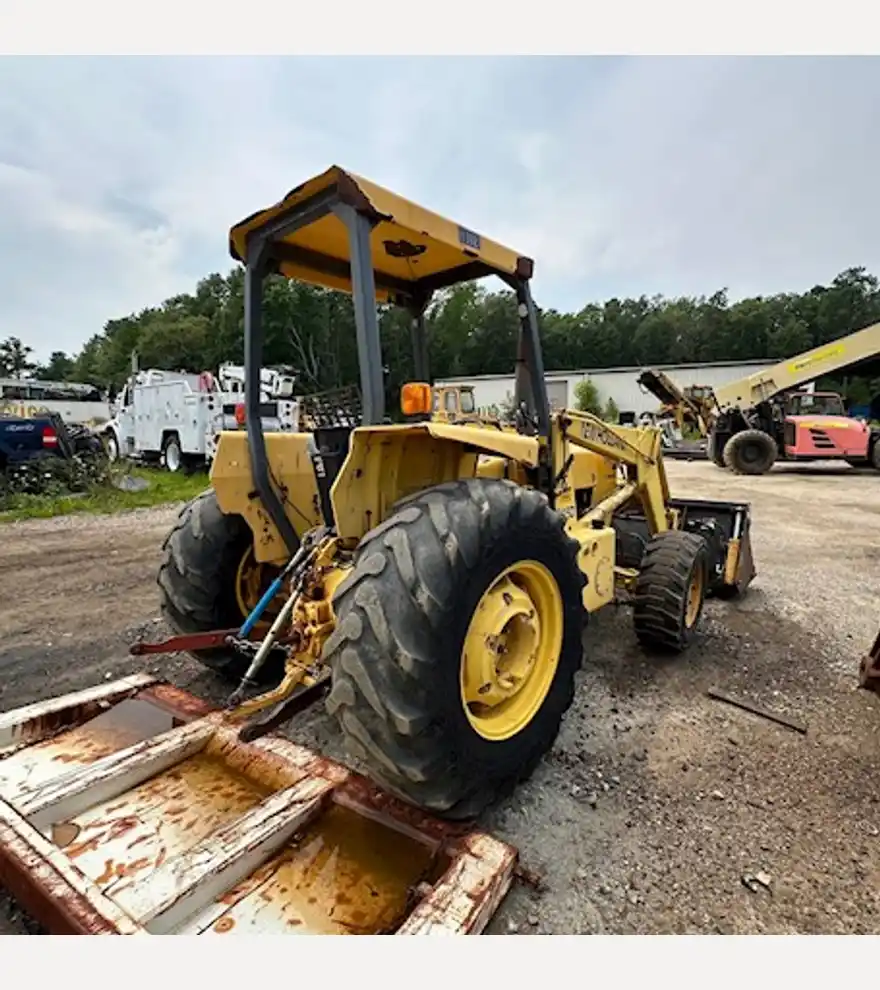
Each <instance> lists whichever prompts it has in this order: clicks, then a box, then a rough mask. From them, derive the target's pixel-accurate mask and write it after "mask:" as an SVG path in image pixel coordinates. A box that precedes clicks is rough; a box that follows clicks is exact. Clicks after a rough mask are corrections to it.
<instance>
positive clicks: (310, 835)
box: [0, 675, 517, 935]
mask: <svg viewBox="0 0 880 990" xmlns="http://www.w3.org/2000/svg"><path fill="white" fill-rule="evenodd" d="M516 869H517V851H516V849H515V848H514V847H512V846H510V845H508V844H507V843H504V842H501V841H499V840H497V839H495V838H493V837H492V836H490V835H488V834H486V833H485V832H482V831H479V830H475V829H473V828H472V827H467V826H462V825H457V824H454V823H450V822H444V821H441V820H439V819H437V818H434V817H433V816H431V815H429V814H427V813H425V812H422V811H420V810H418V809H416V808H414V807H412V806H410V805H408V804H405V803H403V802H401V801H398V800H397V799H396V798H394V797H392V796H390V795H388V794H386V793H385V792H383V791H381V790H380V789H378V788H377V787H376V786H375V785H374V784H372V783H371V782H370V781H368V780H366V779H365V778H364V777H362V776H360V775H359V774H356V773H354V772H353V771H351V770H349V769H348V768H346V767H344V766H343V765H342V764H340V763H337V762H335V761H333V760H330V759H327V758H326V757H323V756H321V755H319V754H317V753H315V752H313V751H311V750H309V749H306V748H305V747H303V746H299V745H297V744H295V743H292V742H290V741H288V740H287V739H282V738H281V737H279V736H274V735H269V736H265V737H263V738H261V739H258V740H256V741H253V742H242V741H241V740H240V738H239V734H238V731H237V728H236V727H235V726H234V725H232V724H229V723H227V721H226V720H225V717H224V714H223V713H222V712H220V711H218V710H216V709H213V708H212V707H211V706H209V705H208V704H207V703H205V702H203V701H201V700H199V699H198V698H196V697H194V696H193V695H191V694H189V693H187V692H185V691H181V690H179V689H177V688H174V687H172V686H171V685H169V684H167V683H164V682H161V681H158V680H155V679H153V678H151V677H149V676H147V675H135V676H131V677H126V678H123V679H121V680H118V681H114V682H111V683H107V684H102V685H100V686H98V687H94V688H89V689H87V690H85V691H79V692H76V693H73V694H68V695H64V696H61V697H58V698H52V699H50V700H48V701H44V702H39V703H37V704H34V705H28V706H26V707H24V708H19V709H17V710H15V711H11V712H7V713H4V714H0V884H2V886H4V887H5V888H6V890H7V891H8V892H9V893H10V894H11V895H12V896H13V897H14V898H15V899H16V900H17V901H18V902H19V903H20V904H21V906H22V907H23V908H24V909H25V910H26V911H27V912H28V913H29V914H31V916H32V917H33V918H35V920H36V921H38V922H39V923H40V924H42V925H43V927H44V928H46V929H47V930H48V931H49V933H50V934H118V935H143V934H147V935H165V934H170V935H202V934H205V935H210V934H224V933H225V934H232V935H235V934H395V935H449V934H453V935H475V934H479V933H480V932H481V931H483V929H484V928H485V927H486V925H487V924H488V922H489V920H490V919H491V917H492V915H493V914H494V913H495V911H496V909H497V908H498V905H499V904H500V903H501V900H502V899H503V898H504V896H505V894H506V892H507V890H508V888H509V887H510V884H511V883H512V881H513V878H514V873H515V871H516Z"/></svg>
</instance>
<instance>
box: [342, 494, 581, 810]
mask: <svg viewBox="0 0 880 990" xmlns="http://www.w3.org/2000/svg"><path fill="white" fill-rule="evenodd" d="M577 551H578V544H577V543H576V542H575V541H574V540H572V539H571V538H570V537H568V536H567V534H566V533H565V530H564V519H563V517H562V516H561V515H560V514H559V513H557V512H555V511H554V510H552V509H551V508H550V506H549V504H548V502H547V499H546V498H545V497H544V496H543V495H541V494H540V493H538V492H536V491H534V490H531V489H526V488H522V487H520V486H518V485H514V484H512V483H511V482H508V481H500V480H494V479H468V480H462V481H457V482H450V483H448V484H443V485H438V486H436V487H434V488H430V489H427V490H426V491H424V492H421V493H420V494H418V495H416V496H414V497H412V498H411V499H408V500H406V501H404V502H402V503H400V504H399V506H398V508H397V511H396V512H395V514H394V515H393V516H391V517H390V518H389V519H388V520H386V521H385V522H384V523H382V524H381V525H380V526H378V527H376V529H374V530H373V531H372V532H370V533H368V534H367V535H366V536H365V537H364V539H363V540H362V541H361V544H360V546H359V548H358V551H357V555H356V559H355V563H354V568H353V571H352V573H351V574H350V575H349V576H348V577H347V578H346V579H345V580H344V581H343V582H342V584H341V585H340V586H339V588H338V589H337V592H336V595H335V597H334V610H335V612H336V616H337V625H336V629H335V631H334V633H333V634H332V636H331V637H330V639H329V640H328V641H327V644H326V646H325V650H324V658H325V660H327V661H328V662H329V664H330V666H331V670H332V690H331V693H330V697H329V698H328V702H327V706H328V709H329V711H330V712H331V714H334V715H335V716H336V718H337V719H338V720H339V723H340V726H341V729H342V732H343V735H344V737H345V739H346V742H347V744H348V746H349V748H350V750H351V752H352V753H353V754H354V755H356V756H357V757H359V758H360V759H361V760H362V761H363V762H364V763H365V764H366V765H367V767H368V769H369V772H370V773H371V775H372V776H373V777H375V778H376V779H377V780H378V781H379V782H380V783H381V784H383V785H384V786H385V787H387V788H388V789H389V790H391V791H394V792H395V793H397V794H398V795H400V796H401V797H403V798H404V799H406V800H408V801H410V802H412V803H414V804H417V805H419V806H421V807H424V808H427V809H429V810H431V811H433V812H435V813H437V814H440V815H443V816H444V817H447V818H458V819H461V818H470V817H473V816H474V815H476V814H478V813H479V812H480V811H481V810H482V809H483V808H484V807H486V806H487V805H489V804H490V803H492V802H493V801H495V800H497V799H498V798H499V797H501V796H502V795H503V794H505V793H507V792H509V791H510V790H511V789H512V788H513V787H514V786H515V785H516V783H517V782H518V781H519V780H522V779H523V778H525V777H527V776H528V775H529V774H530V773H531V772H532V770H533V769H534V767H535V766H536V765H537V763H538V762H539V760H540V759H541V757H542V756H543V755H544V753H546V752H547V751H548V750H549V749H550V747H551V746H552V745H553V741H554V739H555V738H556V735H557V733H558V731H559V726H560V722H561V719H562V716H563V714H564V712H565V711H566V710H567V709H568V707H569V705H570V704H571V701H572V698H573V694H574V678H575V673H576V672H577V670H578V668H579V666H580V663H581V655H582V646H581V634H582V630H583V625H584V614H585V613H584V612H583V606H582V599H581V595H582V590H583V585H584V575H583V573H582V572H581V570H580V569H579V567H578V565H577Z"/></svg>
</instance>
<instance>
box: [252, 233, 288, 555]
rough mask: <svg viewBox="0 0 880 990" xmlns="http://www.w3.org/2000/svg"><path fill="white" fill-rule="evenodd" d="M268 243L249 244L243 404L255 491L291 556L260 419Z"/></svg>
mask: <svg viewBox="0 0 880 990" xmlns="http://www.w3.org/2000/svg"><path fill="white" fill-rule="evenodd" d="M269 250H270V244H269V241H268V240H266V239H265V238H263V237H260V238H259V239H257V240H254V241H253V242H249V243H248V252H247V254H248V257H247V264H246V265H245V270H244V404H245V414H246V415H245V426H246V429H247V437H248V454H249V456H250V462H251V475H252V476H253V482H254V488H255V489H256V492H257V495H258V496H259V498H260V502H261V503H262V505H263V508H264V509H265V510H266V512H268V513H269V518H270V519H271V520H272V522H273V523H274V524H275V527H276V529H277V530H278V532H279V534H280V535H281V539H282V540H284V544H285V546H286V547H287V550H288V552H289V553H291V554H294V553H296V551H297V550H298V549H299V547H300V539H299V537H298V536H297V535H296V530H295V529H294V528H293V524H292V523H291V522H290V520H289V519H288V518H287V514H286V513H285V511H284V505H283V504H282V502H281V499H280V498H279V497H278V493H277V492H276V491H275V486H274V485H273V484H272V479H271V478H270V477H269V457H268V455H267V453H266V436H265V434H264V432H263V421H262V418H261V417H260V389H261V386H262V382H261V381H260V370H261V369H262V366H263V280H264V279H265V277H266V274H267V271H268V265H269Z"/></svg>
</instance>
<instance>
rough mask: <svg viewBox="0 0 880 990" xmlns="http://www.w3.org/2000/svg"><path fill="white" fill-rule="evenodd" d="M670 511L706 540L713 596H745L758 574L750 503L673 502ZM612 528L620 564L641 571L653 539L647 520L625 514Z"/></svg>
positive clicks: (630, 512) (689, 529) (710, 589)
mask: <svg viewBox="0 0 880 990" xmlns="http://www.w3.org/2000/svg"><path fill="white" fill-rule="evenodd" d="M669 507H670V508H671V509H676V510H678V513H679V518H680V520H681V528H682V529H684V530H686V531H688V532H694V533H699V534H700V535H701V536H702V537H703V538H704V539H705V540H706V544H707V545H708V547H709V560H710V581H709V588H708V590H709V592H710V594H714V595H718V596H727V597H730V596H734V595H741V594H743V593H744V592H745V590H746V588H748V586H749V585H750V584H751V583H752V580H753V579H754V577H755V575H756V573H757V572H756V570H755V563H754V557H753V556H752V536H751V523H752V519H751V509H750V507H749V505H748V503H747V502H723V501H716V500H714V499H694V498H671V499H670V500H669ZM613 525H614V528H615V529H616V530H617V544H618V561H619V563H620V564H621V566H623V567H632V568H636V569H638V568H639V567H640V566H641V563H642V555H643V554H644V550H645V546H646V545H647V542H648V539H649V538H650V535H649V530H648V522H647V520H646V519H645V517H644V515H642V514H641V513H640V512H638V511H625V512H623V513H621V514H619V515H618V516H617V517H616V518H615V519H614V523H613Z"/></svg>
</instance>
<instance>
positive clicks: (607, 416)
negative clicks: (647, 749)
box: [602, 395, 620, 423]
mask: <svg viewBox="0 0 880 990" xmlns="http://www.w3.org/2000/svg"><path fill="white" fill-rule="evenodd" d="M602 419H604V420H605V422H606V423H616V422H617V421H618V420H619V419H620V410H619V409H618V408H617V403H616V402H615V401H614V399H612V398H611V396H610V395H609V396H608V401H607V402H606V403H605V408H604V409H603V410H602Z"/></svg>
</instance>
